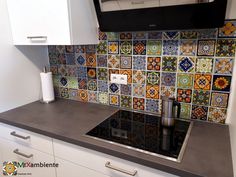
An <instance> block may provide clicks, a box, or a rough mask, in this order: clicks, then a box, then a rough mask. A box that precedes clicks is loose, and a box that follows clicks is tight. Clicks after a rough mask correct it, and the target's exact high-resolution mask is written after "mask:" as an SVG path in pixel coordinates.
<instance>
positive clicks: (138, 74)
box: [133, 70, 146, 84]
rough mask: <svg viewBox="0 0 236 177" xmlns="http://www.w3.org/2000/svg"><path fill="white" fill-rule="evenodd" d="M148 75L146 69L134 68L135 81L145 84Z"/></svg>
mask: <svg viewBox="0 0 236 177" xmlns="http://www.w3.org/2000/svg"><path fill="white" fill-rule="evenodd" d="M145 80H146V75H145V71H140V70H137V71H136V70H134V71H133V83H138V84H145Z"/></svg>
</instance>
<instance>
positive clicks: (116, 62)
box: [108, 55, 120, 68]
mask: <svg viewBox="0 0 236 177" xmlns="http://www.w3.org/2000/svg"><path fill="white" fill-rule="evenodd" d="M108 67H109V68H120V56H119V55H108Z"/></svg>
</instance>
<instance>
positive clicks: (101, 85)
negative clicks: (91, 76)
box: [98, 81, 108, 92]
mask: <svg viewBox="0 0 236 177" xmlns="http://www.w3.org/2000/svg"><path fill="white" fill-rule="evenodd" d="M98 91H99V92H108V83H107V81H98Z"/></svg>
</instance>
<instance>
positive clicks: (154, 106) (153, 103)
mask: <svg viewBox="0 0 236 177" xmlns="http://www.w3.org/2000/svg"><path fill="white" fill-rule="evenodd" d="M146 111H148V112H155V113H157V112H160V103H159V100H153V99H146Z"/></svg>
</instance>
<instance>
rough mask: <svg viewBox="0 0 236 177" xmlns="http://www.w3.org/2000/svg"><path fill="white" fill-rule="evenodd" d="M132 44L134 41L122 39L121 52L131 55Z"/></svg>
mask: <svg viewBox="0 0 236 177" xmlns="http://www.w3.org/2000/svg"><path fill="white" fill-rule="evenodd" d="M132 46H133V45H132V41H120V54H123V55H131V54H132Z"/></svg>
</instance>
